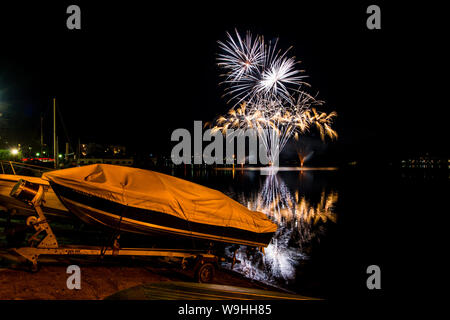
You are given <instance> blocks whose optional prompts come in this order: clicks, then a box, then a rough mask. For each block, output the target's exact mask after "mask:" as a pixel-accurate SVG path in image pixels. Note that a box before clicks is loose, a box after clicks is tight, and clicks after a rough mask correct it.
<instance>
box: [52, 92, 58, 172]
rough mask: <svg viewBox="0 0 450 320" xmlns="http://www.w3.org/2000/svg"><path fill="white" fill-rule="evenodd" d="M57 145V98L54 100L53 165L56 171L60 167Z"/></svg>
mask: <svg viewBox="0 0 450 320" xmlns="http://www.w3.org/2000/svg"><path fill="white" fill-rule="evenodd" d="M57 152H58V151H57V144H56V98H53V159H54V160H53V163H54V165H55V169H56V168H57V167H58V163H57V162H58V155H57Z"/></svg>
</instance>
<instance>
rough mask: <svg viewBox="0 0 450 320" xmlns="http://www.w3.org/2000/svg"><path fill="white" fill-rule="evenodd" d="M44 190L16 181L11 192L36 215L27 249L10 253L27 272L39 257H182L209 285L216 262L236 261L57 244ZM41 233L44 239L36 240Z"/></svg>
mask: <svg viewBox="0 0 450 320" xmlns="http://www.w3.org/2000/svg"><path fill="white" fill-rule="evenodd" d="M44 194H45V192H44V188H43V186H42V185H39V184H34V183H32V182H29V181H26V180H19V181H18V182H17V184H16V185H15V186H14V187H13V189H12V190H11V196H12V197H14V198H16V199H18V200H21V201H23V202H25V203H27V204H28V205H30V206H31V207H33V208H34V211H35V212H36V215H37V216H29V217H28V218H27V220H26V224H27V225H28V226H30V227H33V228H34V229H35V231H36V232H35V234H33V235H32V236H31V237H30V238H29V239H28V241H29V243H30V246H28V247H21V248H13V249H11V250H12V251H13V252H15V253H17V254H18V255H20V256H21V257H23V258H25V259H26V260H27V261H28V263H29V264H30V271H31V272H37V271H39V263H38V260H39V256H41V255H53V256H141V257H169V258H181V268H182V269H183V270H193V271H194V275H195V279H196V280H197V281H198V282H201V283H208V282H211V281H212V280H213V278H214V274H215V270H216V268H217V267H218V265H219V262H224V261H230V262H231V263H232V267H233V266H234V264H235V263H238V262H239V261H238V260H236V257H235V255H234V256H233V258H232V259H229V258H225V257H219V256H217V255H215V254H213V252H212V250H189V249H186V250H185V249H155V248H120V246H119V243H118V238H116V239H115V240H114V244H113V245H112V246H111V247H100V246H98V247H96V246H82V245H64V246H62V245H59V244H58V240H57V239H56V236H55V234H54V233H53V230H52V228H51V227H50V225H49V223H48V221H47V219H46V217H45V214H44V212H43V211H42V208H41V205H42V203H43V202H45V200H44ZM42 234H43V237H42V236H41V237H39V236H40V235H42Z"/></svg>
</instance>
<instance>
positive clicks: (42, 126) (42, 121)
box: [40, 114, 44, 157]
mask: <svg viewBox="0 0 450 320" xmlns="http://www.w3.org/2000/svg"><path fill="white" fill-rule="evenodd" d="M43 123H44V116H43V115H42V114H41V153H40V156H41V157H43V155H42V154H43V153H42V152H43V151H44V125H43Z"/></svg>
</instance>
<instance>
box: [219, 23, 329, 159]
mask: <svg viewBox="0 0 450 320" xmlns="http://www.w3.org/2000/svg"><path fill="white" fill-rule="evenodd" d="M227 36H228V40H227V41H226V42H220V41H219V47H220V49H221V50H222V51H223V53H221V54H219V56H218V65H219V66H220V67H221V68H222V69H224V70H225V71H226V72H225V74H224V77H225V81H224V83H225V84H226V85H227V88H226V89H225V95H230V96H231V98H230V100H233V101H235V104H234V105H233V107H232V108H231V109H230V110H229V112H228V114H226V115H225V116H220V117H219V118H217V119H216V122H215V126H214V127H213V132H215V131H218V130H220V131H222V132H223V133H224V134H225V133H226V132H227V131H228V130H229V129H255V130H256V131H257V133H258V136H259V137H260V139H261V141H262V143H263V144H264V147H265V148H266V150H267V155H268V158H269V161H270V162H271V163H272V164H273V163H275V159H277V157H278V155H279V153H280V152H281V151H282V150H283V148H284V146H285V145H286V143H287V141H288V140H289V139H290V138H291V137H292V136H294V137H295V138H296V139H298V138H299V135H300V134H304V133H306V132H308V131H309V130H310V128H311V127H312V126H314V127H315V128H316V129H317V130H318V131H319V133H320V137H321V139H322V140H324V139H325V137H326V136H328V137H330V138H331V139H336V138H337V133H336V131H334V130H333V129H332V127H331V125H332V122H333V120H334V118H335V117H336V115H337V114H336V112H334V111H333V112H331V113H329V114H327V113H325V112H319V111H317V107H318V106H320V105H322V104H323V101H320V100H317V99H316V98H315V97H313V96H312V95H310V94H308V93H307V92H306V91H305V90H304V88H306V87H308V86H309V85H308V84H307V83H305V82H303V81H302V79H303V78H304V77H305V76H304V75H302V72H303V70H298V69H297V68H296V66H297V65H298V62H297V61H296V60H295V58H294V57H289V56H288V52H289V49H290V48H289V49H288V50H287V51H284V52H283V51H281V50H279V49H277V44H278V40H277V41H275V43H274V44H273V45H272V44H271V43H269V44H267V45H266V44H265V43H264V38H263V37H262V36H256V37H253V36H252V35H251V33H249V32H247V34H246V36H245V38H242V37H241V36H240V35H239V33H238V32H237V30H236V38H233V37H232V36H231V35H230V34H229V33H227ZM236 101H237V102H236Z"/></svg>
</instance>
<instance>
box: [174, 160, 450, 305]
mask: <svg viewBox="0 0 450 320" xmlns="http://www.w3.org/2000/svg"><path fill="white" fill-rule="evenodd" d="M169 173H170V172H169ZM171 173H172V174H173V175H176V176H179V177H182V178H185V179H188V180H191V181H194V182H198V183H200V184H202V185H205V186H208V187H211V188H214V189H217V190H220V191H222V192H224V193H225V194H227V195H228V196H230V197H231V198H233V199H235V200H236V201H238V202H240V203H241V204H243V205H244V206H246V207H248V208H249V209H252V210H258V211H261V212H264V213H265V214H267V215H268V216H269V217H270V218H271V219H273V221H275V222H276V223H277V224H278V226H279V228H278V231H277V233H276V234H275V236H274V237H273V240H272V242H271V243H270V245H269V246H268V247H267V248H266V250H265V254H264V255H259V256H256V257H255V258H254V259H251V258H248V257H247V256H246V254H245V252H243V251H241V252H238V256H237V257H238V259H239V260H241V263H240V264H238V265H236V266H235V270H237V271H238V272H241V273H243V274H245V275H246V276H248V277H249V278H252V279H258V280H262V281H265V282H268V283H273V284H276V285H278V286H281V287H284V288H287V289H290V290H292V291H295V292H299V293H302V294H309V295H313V296H318V297H332V296H333V297H339V298H346V296H347V295H348V296H349V297H350V296H351V297H354V298H360V297H361V296H367V295H370V296H373V295H377V294H378V295H380V296H382V295H383V294H384V295H386V293H380V292H374V291H369V290H367V286H366V279H367V277H368V275H367V267H368V266H370V265H373V264H375V265H378V266H380V268H381V270H382V271H383V288H385V289H386V288H387V289H394V288H397V289H399V290H400V292H404V288H405V287H407V286H410V285H411V284H414V285H417V286H419V284H418V283H417V282H414V281H411V279H410V277H411V278H414V277H415V276H417V275H414V272H415V271H414V270H416V269H415V268H419V266H420V268H421V269H420V270H421V271H420V272H422V270H429V269H430V266H431V265H432V264H430V263H429V260H430V259H432V258H433V257H438V255H435V254H433V252H434V250H437V248H438V246H439V244H441V243H444V240H442V239H439V241H434V242H432V243H433V245H429V244H428V240H429V239H431V238H436V237H440V236H441V235H443V234H445V233H444V232H441V233H439V232H435V230H438V229H440V228H442V227H443V226H445V225H446V223H445V222H444V221H448V218H447V217H446V215H445V214H444V211H448V209H447V210H446V209H445V208H447V205H446V198H447V197H448V194H449V193H448V190H449V188H448V184H449V181H450V180H449V173H448V170H445V169H444V170H417V169H406V170H403V169H398V168H393V167H390V166H386V167H365V168H351V167H350V168H345V169H338V170H333V169H332V168H326V170H314V169H310V170H308V169H307V168H305V170H297V169H293V168H288V169H286V170H280V171H278V173H276V174H272V175H270V174H269V175H268V174H264V172H263V173H262V172H261V171H259V170H238V169H236V170H209V171H206V170H205V171H202V170H195V171H193V170H187V171H176V172H171ZM265 173H267V172H265ZM434 219H438V220H439V221H441V222H442V224H441V223H436V221H435V220H434ZM423 255H427V258H426V259H425V258H423ZM419 257H420V258H419ZM411 273H413V274H411ZM429 274H433V271H431V272H429ZM384 292H390V293H392V292H393V290H390V291H389V290H386V291H384ZM403 295H404V293H403Z"/></svg>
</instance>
